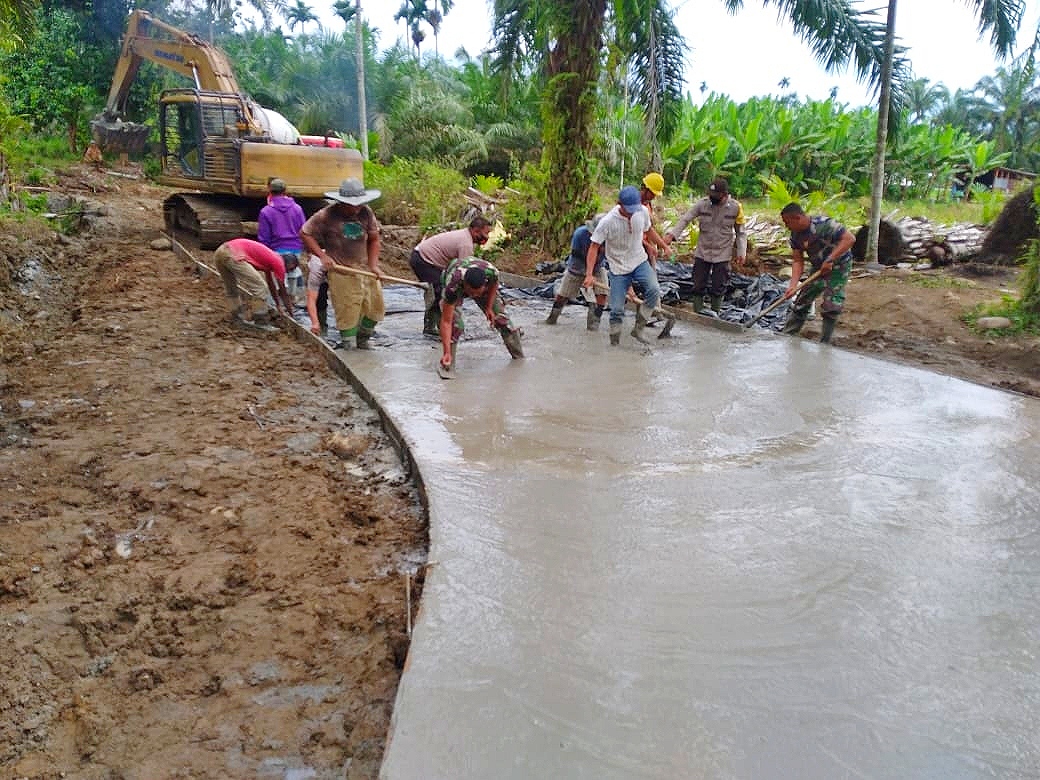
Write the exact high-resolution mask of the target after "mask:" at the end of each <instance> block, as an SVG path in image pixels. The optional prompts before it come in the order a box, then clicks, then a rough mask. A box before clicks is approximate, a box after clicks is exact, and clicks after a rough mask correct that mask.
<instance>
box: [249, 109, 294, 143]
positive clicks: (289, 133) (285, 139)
mask: <svg viewBox="0 0 1040 780" xmlns="http://www.w3.org/2000/svg"><path fill="white" fill-rule="evenodd" d="M253 115H254V116H255V117H256V120H257V122H259V123H260V126H261V127H263V128H264V130H265V131H266V132H267V134H268V135H269V136H270V137H271V140H272V141H274V142H275V143H276V144H298V143H299V142H300V131H299V130H297V129H296V128H295V127H293V124H292V122H290V121H289V120H288V119H286V118H285V117H284V116H282V115H281V114H279V113H278V112H277V111H275V110H274V109H271V108H264V107H263V106H255V107H254V110H253Z"/></svg>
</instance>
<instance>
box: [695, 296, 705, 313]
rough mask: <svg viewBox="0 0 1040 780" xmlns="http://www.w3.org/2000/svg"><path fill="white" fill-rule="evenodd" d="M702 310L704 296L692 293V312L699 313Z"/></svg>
mask: <svg viewBox="0 0 1040 780" xmlns="http://www.w3.org/2000/svg"><path fill="white" fill-rule="evenodd" d="M702 311H704V296H703V295H694V296H693V313H694V314H700V313H701V312H702Z"/></svg>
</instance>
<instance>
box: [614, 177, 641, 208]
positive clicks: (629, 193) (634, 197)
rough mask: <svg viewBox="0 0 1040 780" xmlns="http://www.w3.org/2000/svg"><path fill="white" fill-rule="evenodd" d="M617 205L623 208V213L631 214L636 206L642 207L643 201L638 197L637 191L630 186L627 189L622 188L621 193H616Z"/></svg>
mask: <svg viewBox="0 0 1040 780" xmlns="http://www.w3.org/2000/svg"><path fill="white" fill-rule="evenodd" d="M617 199H618V203H620V204H621V205H622V206H624V208H625V211H627V212H628V213H629V214H631V213H632V212H633V211H635V208H636V207H637V206H642V205H643V199H642V198H641V197H639V190H638V189H636V188H635V187H633V186H632V185H631V184H630V185H629V186H627V187H622V188H621V192H619V193H618V198H617Z"/></svg>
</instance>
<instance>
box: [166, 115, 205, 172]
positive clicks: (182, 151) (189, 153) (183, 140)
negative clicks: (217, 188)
mask: <svg viewBox="0 0 1040 780" xmlns="http://www.w3.org/2000/svg"><path fill="white" fill-rule="evenodd" d="M176 109H177V122H176V129H175V130H174V126H172V125H167V127H168V128H169V129H170V130H173V132H172V133H170V136H174V133H175V134H176V135H175V136H174V137H170V138H168V139H167V148H168V149H170V150H171V151H173V152H174V153H175V154H176V156H177V162H178V164H179V165H180V167H181V171H182V172H183V173H184V174H186V175H188V176H200V177H201V176H202V175H203V174H204V171H203V157H202V134H201V133H200V132H199V130H200V128H199V107H198V105H197V104H195V103H179V104H177V106H176Z"/></svg>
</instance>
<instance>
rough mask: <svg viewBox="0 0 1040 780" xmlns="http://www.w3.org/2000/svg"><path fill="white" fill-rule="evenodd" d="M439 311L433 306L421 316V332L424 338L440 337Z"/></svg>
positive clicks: (437, 307) (438, 308)
mask: <svg viewBox="0 0 1040 780" xmlns="http://www.w3.org/2000/svg"><path fill="white" fill-rule="evenodd" d="M440 325H441V310H440V307H439V306H433V307H431V308H429V309H427V310H426V313H425V314H424V315H423V327H422V332H423V335H424V336H439V335H441V328H440Z"/></svg>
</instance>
